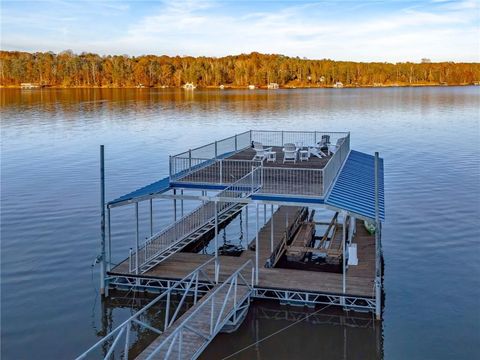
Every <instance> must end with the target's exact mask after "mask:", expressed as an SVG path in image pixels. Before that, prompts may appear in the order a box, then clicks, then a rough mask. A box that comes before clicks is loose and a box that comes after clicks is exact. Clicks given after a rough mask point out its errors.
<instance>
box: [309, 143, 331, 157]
mask: <svg viewBox="0 0 480 360" xmlns="http://www.w3.org/2000/svg"><path fill="white" fill-rule="evenodd" d="M320 149H321V147H320V146H318V145H317V146H309V147H308V156H312V155H313V156H316V157H318V158H319V159H321V158H323V157H326V156H327V154H325V153H324V152H323V151H322V150H320Z"/></svg>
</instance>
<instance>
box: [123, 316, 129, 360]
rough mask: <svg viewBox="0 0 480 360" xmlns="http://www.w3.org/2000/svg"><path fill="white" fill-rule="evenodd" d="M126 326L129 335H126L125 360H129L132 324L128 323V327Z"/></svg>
mask: <svg viewBox="0 0 480 360" xmlns="http://www.w3.org/2000/svg"><path fill="white" fill-rule="evenodd" d="M125 326H126V327H127V333H126V334H125V349H124V350H123V352H124V354H123V358H124V359H125V360H128V345H129V342H130V322H128V323H127V325H125Z"/></svg>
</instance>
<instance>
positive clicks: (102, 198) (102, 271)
mask: <svg viewBox="0 0 480 360" xmlns="http://www.w3.org/2000/svg"><path fill="white" fill-rule="evenodd" d="M100 234H101V235H100V236H101V240H100V245H101V254H100V294H101V295H105V274H106V273H105V270H106V267H105V151H104V146H103V145H100Z"/></svg>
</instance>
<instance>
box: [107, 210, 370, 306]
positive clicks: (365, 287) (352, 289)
mask: <svg viewBox="0 0 480 360" xmlns="http://www.w3.org/2000/svg"><path fill="white" fill-rule="evenodd" d="M300 211H302V208H301V207H295V206H281V207H279V208H278V210H277V211H276V212H275V213H274V215H273V217H272V218H270V220H269V221H268V222H267V223H266V224H264V226H263V227H262V228H261V229H260V231H259V233H258V244H259V273H258V284H257V285H256V287H257V288H265V289H276V290H277V289H278V290H292V291H300V292H301V291H304V292H315V293H322V294H332V295H341V294H343V276H342V274H341V273H333V272H323V271H309V270H297V269H287V268H267V267H265V264H266V262H267V260H268V258H269V257H270V255H271V249H272V245H273V248H276V247H277V246H279V244H280V242H281V241H282V237H283V236H284V234H285V231H286V229H287V228H288V227H289V226H290V225H291V224H289V221H290V222H292V221H293V219H295V218H297V217H298V214H299V212H300ZM271 221H273V222H274V226H273V237H272V234H271V230H272V226H271ZM356 221H357V223H356V233H355V235H354V237H353V239H352V243H354V244H357V257H358V265H355V266H352V265H351V266H349V267H348V269H347V272H346V291H345V294H346V295H348V296H354V297H368V298H374V297H375V288H374V281H375V237H374V236H373V235H371V234H370V233H368V232H367V231H366V229H365V228H364V225H363V221H360V220H358V219H357V220H356ZM280 224H281V226H280ZM253 243H255V241H252V244H253ZM255 256H256V254H255V249H252V246H250V247H247V249H245V250H244V251H243V252H242V254H241V255H240V256H238V257H236V256H219V265H220V272H219V281H220V282H222V281H223V280H225V279H226V278H227V277H228V276H230V274H232V273H233V272H234V271H235V270H236V269H238V268H239V267H240V266H241V265H243V264H244V263H245V262H246V261H248V260H251V261H252V263H255ZM211 258H212V255H205V254H197V253H188V252H179V253H175V254H173V255H172V256H170V257H169V258H168V259H166V260H164V261H163V262H161V263H160V264H158V265H157V266H155V267H154V268H152V269H151V270H149V271H147V272H145V273H144V274H142V275H139V276H140V277H142V278H158V279H171V280H179V279H182V278H183V277H185V276H186V275H188V274H189V273H191V272H192V271H194V270H195V269H196V268H197V267H199V266H200V265H202V264H203V263H205V262H206V261H207V260H209V259H211ZM207 273H208V276H210V277H211V278H214V270H213V268H212V269H211V270H207ZM109 275H112V276H115V275H124V276H125V275H128V276H132V277H134V276H135V275H132V274H131V273H130V272H129V270H128V261H124V262H122V263H121V264H119V265H118V266H116V267H115V268H113V269H112V270H111V271H110V272H109Z"/></svg>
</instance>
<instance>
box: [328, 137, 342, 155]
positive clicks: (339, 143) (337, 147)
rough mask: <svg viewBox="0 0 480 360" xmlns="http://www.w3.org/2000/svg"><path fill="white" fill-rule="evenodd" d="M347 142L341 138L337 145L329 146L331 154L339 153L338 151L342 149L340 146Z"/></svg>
mask: <svg viewBox="0 0 480 360" xmlns="http://www.w3.org/2000/svg"><path fill="white" fill-rule="evenodd" d="M344 140H345V138H343V137H342V138H340V139H338V140H337V143H336V144H335V145H329V146H328V152H329V153H331V154H335V153H336V152H337V150H338V149H340V146H341V145H342V144H343V141H344Z"/></svg>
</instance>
